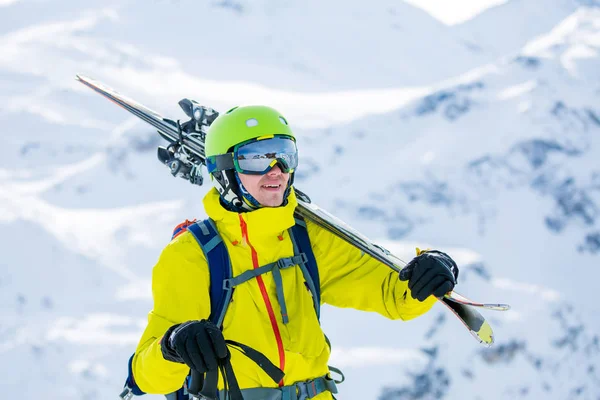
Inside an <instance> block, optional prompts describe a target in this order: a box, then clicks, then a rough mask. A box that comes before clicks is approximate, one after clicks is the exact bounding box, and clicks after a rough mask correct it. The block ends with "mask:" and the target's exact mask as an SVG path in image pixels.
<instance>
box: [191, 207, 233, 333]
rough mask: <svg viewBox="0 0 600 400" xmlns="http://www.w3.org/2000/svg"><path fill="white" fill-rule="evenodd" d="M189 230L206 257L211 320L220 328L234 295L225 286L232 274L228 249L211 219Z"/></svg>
mask: <svg viewBox="0 0 600 400" xmlns="http://www.w3.org/2000/svg"><path fill="white" fill-rule="evenodd" d="M187 230H188V231H189V232H190V233H191V234H192V235H193V236H194V238H195V239H196V241H197V242H198V245H200V248H202V251H203V252H204V256H205V257H206V262H207V264H208V269H209V274H210V317H209V320H210V321H211V322H212V323H214V324H215V325H217V326H219V327H220V326H221V325H222V324H223V319H224V318H225V312H226V311H227V306H228V305H229V302H230V301H231V295H232V293H233V288H232V287H227V285H225V284H224V283H225V282H226V281H227V280H228V279H230V278H231V274H232V272H231V261H230V259H229V253H228V252H227V247H226V246H225V243H224V242H223V239H222V238H221V236H220V235H219V232H218V231H217V227H216V226H215V223H214V221H213V220H212V219H210V218H209V219H206V220H204V221H198V222H196V223H195V224H192V225H190V226H188V227H187Z"/></svg>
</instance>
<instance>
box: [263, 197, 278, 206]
mask: <svg viewBox="0 0 600 400" xmlns="http://www.w3.org/2000/svg"><path fill="white" fill-rule="evenodd" d="M260 204H262V205H263V207H279V206H281V205H282V204H283V196H277V197H276V198H269V199H263V201H261V202H260Z"/></svg>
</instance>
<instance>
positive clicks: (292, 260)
mask: <svg viewBox="0 0 600 400" xmlns="http://www.w3.org/2000/svg"><path fill="white" fill-rule="evenodd" d="M307 262H308V258H307V257H306V254H304V253H300V254H297V255H295V256H293V257H285V258H282V259H280V260H278V261H276V262H273V263H270V264H267V265H263V266H262V267H258V268H256V269H252V270H249V271H246V272H243V273H241V274H240V275H238V276H236V277H235V278H229V279H225V280H223V290H226V291H228V292H230V291H232V290H233V288H235V287H236V286H238V285H241V284H242V283H244V282H247V281H249V280H251V279H254V278H256V277H257V276H259V275H262V274H265V273H267V272H272V273H273V280H275V288H276V289H277V300H278V301H279V306H280V307H281V318H282V319H283V323H284V324H287V323H288V322H289V318H288V314H287V306H286V305H285V296H284V295H283V279H281V270H282V269H286V268H290V267H293V266H295V265H301V266H302V268H304V264H306V263H307Z"/></svg>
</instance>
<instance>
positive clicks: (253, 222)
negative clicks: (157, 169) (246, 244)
mask: <svg viewBox="0 0 600 400" xmlns="http://www.w3.org/2000/svg"><path fill="white" fill-rule="evenodd" d="M203 202H204V209H205V210H206V213H207V214H208V216H209V217H210V218H212V219H213V220H214V221H215V223H216V224H217V228H218V230H219V233H220V234H221V236H222V237H223V239H227V240H229V241H230V242H235V241H238V242H241V241H242V228H241V225H240V215H241V216H242V218H243V219H244V221H245V222H246V226H247V229H248V236H249V237H250V240H251V241H252V238H261V237H262V238H264V237H269V236H278V235H281V234H282V232H284V231H286V230H287V229H289V228H291V227H292V226H293V225H294V224H295V223H296V222H295V220H294V210H295V209H296V206H297V205H298V201H297V200H296V193H295V192H294V189H293V188H292V189H291V190H290V194H289V195H288V201H287V204H286V205H285V206H283V207H263V208H259V209H258V210H254V211H249V212H245V213H241V214H238V213H236V212H233V211H228V210H226V209H225V208H224V207H223V206H222V205H221V202H220V200H219V192H217V189H215V188H213V189H211V190H210V191H209V192H208V193H207V194H206V196H204V201H203Z"/></svg>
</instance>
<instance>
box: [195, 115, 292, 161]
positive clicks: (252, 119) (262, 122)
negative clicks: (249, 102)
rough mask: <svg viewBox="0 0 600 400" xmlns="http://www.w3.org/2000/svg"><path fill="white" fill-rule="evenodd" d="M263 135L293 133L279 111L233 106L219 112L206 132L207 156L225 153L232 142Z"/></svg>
mask: <svg viewBox="0 0 600 400" xmlns="http://www.w3.org/2000/svg"><path fill="white" fill-rule="evenodd" d="M266 135H288V136H291V137H294V133H293V132H292V130H291V129H290V126H289V125H288V122H287V120H286V119H285V118H284V117H283V116H282V115H281V113H280V112H279V111H277V110H275V109H273V108H271V107H266V106H246V107H234V108H232V109H231V110H229V111H227V112H226V113H225V114H222V115H220V116H219V117H217V119H216V120H215V121H214V122H213V123H212V124H211V126H210V128H209V129H208V133H207V134H206V143H205V147H204V153H205V155H206V157H210V156H216V155H218V154H225V153H227V152H228V151H229V150H230V149H231V148H232V147H233V146H235V145H236V144H238V143H242V142H245V141H247V140H250V139H256V138H258V137H261V136H266Z"/></svg>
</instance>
